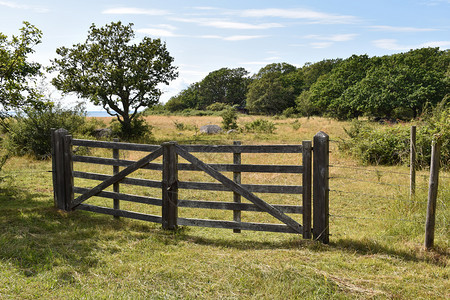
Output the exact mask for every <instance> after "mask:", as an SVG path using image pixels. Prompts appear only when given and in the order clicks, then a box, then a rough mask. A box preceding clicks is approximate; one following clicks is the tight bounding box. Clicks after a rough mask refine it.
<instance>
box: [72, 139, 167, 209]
mask: <svg viewBox="0 0 450 300" xmlns="http://www.w3.org/2000/svg"><path fill="white" fill-rule="evenodd" d="M161 155H162V148H161V147H159V149H158V150H156V151H154V152H152V153H150V154H149V155H147V156H145V157H143V158H141V159H140V160H138V161H137V162H135V163H134V164H133V165H131V166H129V167H127V168H125V169H123V170H122V171H120V172H119V173H117V174H116V175H114V176H112V177H111V178H109V179H107V180H105V181H103V182H102V183H100V184H99V185H97V186H96V187H94V188H92V189H91V190H90V191H89V192H87V193H85V194H82V195H81V196H79V197H78V198H77V199H75V200H74V201H73V205H72V208H74V207H76V206H77V205H79V204H81V203H82V202H83V201H85V200H86V199H88V198H90V197H92V196H95V195H96V194H98V193H99V192H101V191H102V190H104V189H105V188H107V187H108V186H110V185H112V184H113V183H116V182H118V181H120V180H122V179H123V178H124V177H126V176H127V175H129V174H131V173H132V172H134V171H136V170H137V169H139V168H141V167H143V166H145V165H147V164H148V163H150V162H151V161H152V160H154V159H156V158H158V157H159V156H161Z"/></svg>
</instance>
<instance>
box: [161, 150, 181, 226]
mask: <svg viewBox="0 0 450 300" xmlns="http://www.w3.org/2000/svg"><path fill="white" fill-rule="evenodd" d="M175 144H176V142H167V143H163V144H162V147H163V174H162V176H163V180H162V213H161V215H162V227H163V229H169V230H174V229H176V228H177V218H178V155H177V153H176V152H175Z"/></svg>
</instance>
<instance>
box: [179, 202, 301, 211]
mask: <svg viewBox="0 0 450 300" xmlns="http://www.w3.org/2000/svg"><path fill="white" fill-rule="evenodd" d="M272 206H273V207H275V208H276V209H278V210H279V211H281V212H283V213H287V214H301V213H302V212H303V211H302V207H301V206H296V205H272ZM178 207H190V208H205V209H221V210H240V211H256V212H264V210H262V209H261V208H259V207H258V206H256V205H255V204H253V203H234V202H218V201H200V200H178Z"/></svg>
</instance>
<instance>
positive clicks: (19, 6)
mask: <svg viewBox="0 0 450 300" xmlns="http://www.w3.org/2000/svg"><path fill="white" fill-rule="evenodd" d="M0 6H6V7H9V8H13V9H23V10H34V11H35V12H37V13H47V12H49V11H50V9H48V8H46V7H43V6H37V5H27V4H17V3H15V2H11V1H0Z"/></svg>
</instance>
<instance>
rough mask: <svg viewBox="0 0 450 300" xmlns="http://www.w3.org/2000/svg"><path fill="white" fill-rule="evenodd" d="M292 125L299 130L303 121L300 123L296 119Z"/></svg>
mask: <svg viewBox="0 0 450 300" xmlns="http://www.w3.org/2000/svg"><path fill="white" fill-rule="evenodd" d="M291 125H292V129H294V130H299V129H300V127H302V123H300V122H299V120H295V121H294V122H292V124H291Z"/></svg>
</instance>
